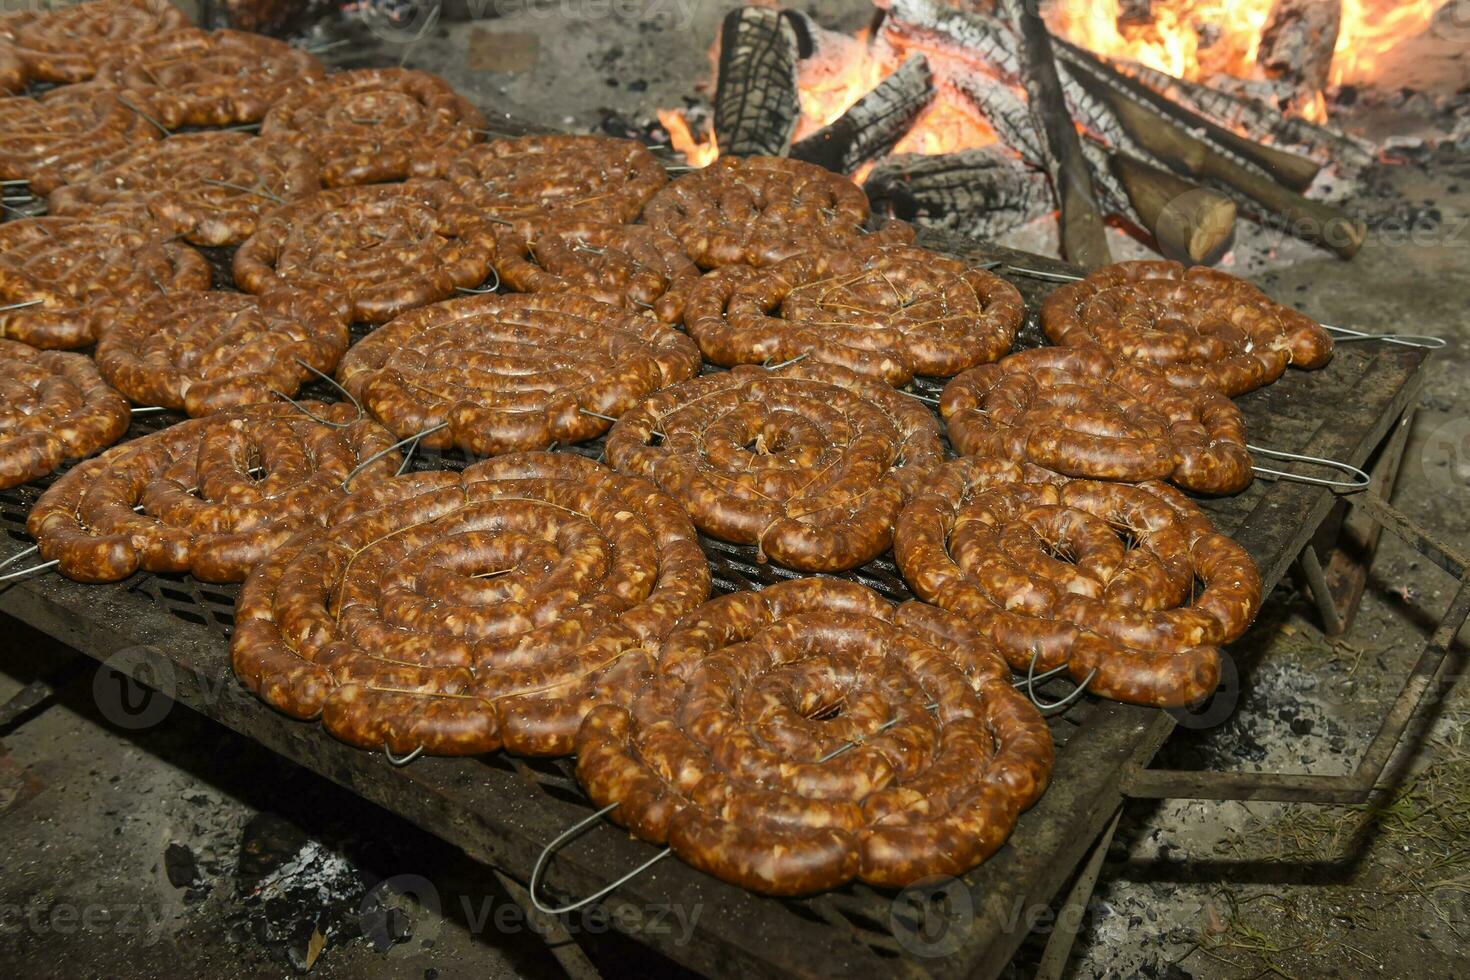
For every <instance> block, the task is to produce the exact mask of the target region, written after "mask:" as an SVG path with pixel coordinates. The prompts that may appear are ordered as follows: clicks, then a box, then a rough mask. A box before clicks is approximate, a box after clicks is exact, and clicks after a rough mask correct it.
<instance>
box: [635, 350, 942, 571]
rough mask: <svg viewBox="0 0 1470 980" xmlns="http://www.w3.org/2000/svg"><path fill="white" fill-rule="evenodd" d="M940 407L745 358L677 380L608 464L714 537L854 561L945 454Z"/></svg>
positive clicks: (852, 380) (827, 566)
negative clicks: (645, 483) (649, 484)
mask: <svg viewBox="0 0 1470 980" xmlns="http://www.w3.org/2000/svg"><path fill="white" fill-rule="evenodd" d="M942 453H943V450H942V448H941V446H940V442H939V427H938V425H937V423H936V421H935V418H934V416H933V414H931V413H930V412H929V411H927V410H926V409H925V408H924V407H923V406H922V405H920V404H919V403H918V402H916V401H914V400H912V399H910V398H907V397H905V396H904V395H900V394H898V393H897V392H895V391H894V390H893V389H892V388H889V387H888V386H887V385H884V384H880V383H878V382H874V381H869V380H867V379H865V378H862V377H859V376H858V375H856V374H854V373H853V372H851V371H848V370H847V369H846V368H841V367H837V366H836V365H833V364H810V363H806V362H802V363H799V364H793V365H790V366H788V367H786V368H783V369H781V370H780V371H768V370H766V369H764V368H759V367H754V366H745V367H738V368H736V369H734V370H733V371H729V372H725V373H722V374H712V375H708V376H706V377H702V378H696V379H694V380H692V381H686V382H684V383H683V384H678V385H674V386H673V387H671V388H669V389H667V390H666V391H661V392H659V393H658V394H656V395H653V396H652V397H650V398H648V399H647V400H645V401H644V402H643V404H642V405H640V406H639V407H638V408H636V409H634V410H633V411H630V412H628V413H627V414H626V415H624V416H623V417H622V418H621V419H620V420H619V421H618V424H617V425H615V426H613V429H612V433H611V434H610V435H609V436H608V439H607V459H608V462H609V463H611V464H612V465H613V466H614V467H616V468H617V469H619V470H622V471H624V472H628V473H636V474H638V475H640V476H646V477H648V478H649V479H651V480H653V481H654V482H656V483H658V484H659V485H660V486H661V487H663V488H664V489H665V490H667V491H668V492H669V493H671V494H673V495H674V497H675V498H676V499H677V500H678V501H679V502H680V503H681V504H682V505H683V506H684V507H685V508H686V509H687V510H688V511H689V513H690V514H691V515H692V516H693V518H694V523H695V525H696V526H697V527H698V528H699V529H700V530H701V531H704V532H705V533H706V534H711V535H713V536H715V537H717V538H721V539H723V540H726V541H734V542H736V543H739V544H754V545H756V546H758V547H759V548H760V551H761V556H762V557H763V558H764V557H769V558H770V559H772V560H773V561H775V562H777V563H778V564H781V565H785V566H787V567H788V568H795V569H798V570H800V571H808V572H834V571H841V570H844V569H849V568H855V567H857V566H858V565H861V564H863V563H864V562H867V561H869V560H871V559H873V558H875V557H877V556H878V555H879V554H881V553H882V552H883V551H884V550H885V549H887V547H888V545H889V543H890V542H891V541H892V538H893V523H894V519H895V518H896V517H897V516H898V512H899V509H900V508H901V507H903V505H904V503H905V502H906V501H907V500H908V499H909V497H910V496H911V495H912V494H913V493H914V492H915V490H916V489H917V488H918V487H919V486H920V484H921V482H922V481H923V480H924V479H925V477H926V475H927V473H928V472H929V470H930V469H931V468H932V467H933V466H934V465H935V464H937V463H938V462H939V461H940V459H941V458H942Z"/></svg>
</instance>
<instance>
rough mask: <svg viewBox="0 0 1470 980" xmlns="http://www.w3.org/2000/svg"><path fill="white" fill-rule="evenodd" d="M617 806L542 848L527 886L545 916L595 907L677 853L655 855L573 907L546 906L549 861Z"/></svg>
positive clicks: (667, 850) (580, 822) (665, 851)
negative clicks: (543, 889)
mask: <svg viewBox="0 0 1470 980" xmlns="http://www.w3.org/2000/svg"><path fill="white" fill-rule="evenodd" d="M617 805H618V804H616V803H609V804H608V805H607V806H605V807H603V808H602V809H601V810H598V811H597V812H596V813H594V814H592V815H591V816H589V817H583V818H582V819H581V820H578V821H577V822H576V823H574V824H572V825H571V826H570V827H568V828H567V829H566V830H563V831H562V832H561V833H560V834H557V835H556V837H555V838H553V839H552V841H551V843H550V844H547V845H546V846H545V847H543V848H542V849H541V854H540V856H538V857H537V858H536V864H535V865H534V866H533V867H532V868H531V880H530V881H528V882H527V883H526V892H527V894H529V895H530V896H531V904H532V905H534V906H535V907H536V911H538V912H540V913H542V914H544V915H562V914H563V913H566V912H575V911H577V909H580V908H585V907H586V906H588V905H591V904H592V903H593V902H595V901H597V900H598V899H599V898H602V897H603V896H604V895H607V894H608V893H609V892H612V891H614V890H616V889H618V888H621V887H622V886H623V885H625V884H627V883H628V882H630V881H632V880H633V879H634V878H636V877H638V876H639V875H641V874H642V873H643V872H645V871H647V870H648V869H649V868H651V867H653V866H654V865H655V864H657V863H658V862H659V861H662V860H663V859H664V858H666V857H668V856H669V855H670V854H672V853H674V851H673V849H672V848H668V847H666V848H664V849H663V850H662V851H659V852H658V853H657V854H655V855H654V856H653V857H651V858H649V859H648V860H647V861H644V862H643V863H642V864H640V865H638V867H636V868H634V869H633V870H632V871H629V872H628V873H627V874H625V875H623V876H622V877H621V878H619V879H618V880H617V881H614V882H612V883H611V884H609V885H607V886H605V887H603V888H601V889H599V890H598V891H595V892H593V893H592V894H591V895H588V896H587V897H586V898H581V899H578V900H577V901H575V902H572V903H571V904H570V905H563V906H562V907H561V908H552V907H551V906H549V905H546V904H545V903H543V902H542V901H541V898H540V897H539V896H538V895H537V894H536V885H537V883H538V882H539V881H540V880H541V872H542V871H543V870H544V869H545V867H546V862H547V861H548V860H550V859H551V856H552V855H553V854H555V853H556V852H557V851H558V850H560V849H561V847H562V845H563V844H565V843H566V842H567V841H569V840H571V839H572V838H573V837H575V836H577V835H578V834H580V833H581V832H582V831H583V830H586V829H587V828H588V827H590V826H592V824H594V823H596V822H597V821H598V820H601V819H602V818H603V817H604V816H606V815H607V814H609V813H611V812H612V811H613V810H614V809H615V808H616V807H617Z"/></svg>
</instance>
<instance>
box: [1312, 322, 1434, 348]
mask: <svg viewBox="0 0 1470 980" xmlns="http://www.w3.org/2000/svg"><path fill="white" fill-rule="evenodd" d="M1322 329H1323V330H1326V331H1327V332H1329V333H1333V334H1337V335H1338V336H1336V337H1334V338H1333V340H1335V341H1336V342H1337V343H1339V344H1350V343H1352V342H1353V341H1356V340H1381V341H1383V342H1384V343H1385V344H1398V345H1399V346H1401V347H1420V348H1423V349H1424V350H1440V349H1442V348H1444V347H1448V346H1449V344H1450V342H1449V341H1448V340H1446V339H1445V338H1443V337H1436V336H1434V335H1433V334H1425V333H1364V332H1363V331H1361V330H1349V329H1348V328H1347V327H1334V326H1333V325H1332V324H1330V323H1324V324H1322Z"/></svg>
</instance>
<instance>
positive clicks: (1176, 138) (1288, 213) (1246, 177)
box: [1086, 76, 1365, 258]
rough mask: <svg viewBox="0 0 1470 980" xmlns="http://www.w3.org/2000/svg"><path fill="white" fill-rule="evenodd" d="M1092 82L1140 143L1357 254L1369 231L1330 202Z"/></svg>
mask: <svg viewBox="0 0 1470 980" xmlns="http://www.w3.org/2000/svg"><path fill="white" fill-rule="evenodd" d="M1086 84H1087V85H1088V87H1089V88H1091V89H1092V90H1093V93H1094V94H1095V95H1096V96H1097V97H1098V98H1100V99H1103V100H1104V101H1106V102H1107V103H1108V105H1109V106H1110V107H1111V108H1112V109H1113V111H1114V113H1116V115H1117V117H1118V121H1119V122H1120V123H1121V124H1122V125H1123V127H1124V128H1125V129H1126V130H1127V131H1128V133H1129V135H1130V136H1132V137H1133V138H1134V140H1136V141H1137V142H1138V143H1139V145H1141V146H1143V147H1144V148H1145V149H1146V150H1148V151H1149V153H1151V154H1153V155H1154V156H1156V157H1158V158H1159V159H1161V160H1163V161H1164V162H1165V163H1167V164H1168V165H1169V167H1170V168H1172V169H1173V170H1175V171H1177V172H1178V173H1181V174H1185V175H1188V176H1190V177H1195V178H1199V179H1203V180H1206V181H1208V182H1210V183H1212V184H1216V185H1223V186H1225V187H1229V188H1231V189H1233V190H1235V191H1237V192H1239V193H1240V194H1243V195H1244V196H1245V197H1246V198H1248V199H1249V200H1250V201H1251V202H1254V205H1255V207H1253V208H1252V209H1251V211H1252V212H1253V213H1254V215H1255V216H1257V217H1258V218H1261V219H1262V220H1263V221H1266V222H1268V223H1274V222H1272V219H1273V218H1275V219H1279V223H1280V224H1281V225H1282V226H1283V227H1284V229H1285V230H1286V231H1287V232H1289V233H1290V234H1293V235H1295V236H1297V237H1298V238H1301V239H1303V240H1305V241H1309V242H1313V243H1314V244H1318V245H1322V246H1324V247H1326V248H1328V249H1331V250H1332V251H1333V252H1336V253H1337V254H1338V255H1340V256H1342V257H1343V258H1351V257H1352V256H1353V255H1355V254H1356V253H1357V251H1358V249H1359V248H1360V247H1361V246H1362V244H1363V238H1364V235H1365V230H1364V228H1363V225H1362V223H1361V222H1358V221H1356V220H1354V219H1352V218H1350V217H1349V216H1348V215H1346V214H1344V213H1343V212H1342V211H1339V210H1338V209H1337V208H1334V207H1331V206H1330V205H1327V204H1322V203H1320V202H1318V201H1309V200H1307V199H1306V198H1304V197H1302V196H1301V195H1300V194H1297V193H1296V192H1295V191H1292V190H1290V189H1288V188H1286V187H1284V186H1283V185H1281V184H1279V183H1277V182H1276V181H1274V180H1272V179H1271V178H1269V177H1267V176H1265V175H1264V174H1262V173H1260V172H1259V171H1257V170H1255V169H1254V168H1250V167H1244V166H1242V165H1240V164H1239V163H1237V162H1236V161H1235V160H1233V159H1232V158H1230V157H1229V156H1226V155H1225V154H1223V153H1221V152H1219V151H1218V150H1217V149H1216V148H1215V147H1214V146H1212V145H1211V144H1209V143H1207V142H1205V141H1204V140H1202V139H1200V138H1199V137H1197V136H1195V135H1194V134H1193V133H1191V132H1189V131H1188V130H1187V129H1185V128H1184V127H1183V126H1180V125H1178V124H1177V123H1175V122H1174V121H1173V120H1170V119H1166V118H1164V117H1162V116H1160V115H1159V114H1157V113H1154V112H1151V111H1150V110H1149V109H1148V108H1146V107H1145V106H1144V105H1142V104H1141V103H1138V102H1134V101H1133V100H1131V99H1129V98H1128V97H1127V96H1125V95H1123V94H1122V93H1121V92H1119V91H1118V90H1117V89H1115V88H1113V87H1111V86H1109V85H1108V84H1107V83H1105V82H1103V81H1101V80H1100V79H1097V78H1094V77H1091V76H1088V77H1087V80H1086Z"/></svg>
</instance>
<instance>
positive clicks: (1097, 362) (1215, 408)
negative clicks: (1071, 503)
mask: <svg viewBox="0 0 1470 980" xmlns="http://www.w3.org/2000/svg"><path fill="white" fill-rule="evenodd" d="M939 414H940V415H942V416H943V417H944V420H945V423H946V426H947V428H948V432H949V440H950V442H951V443H952V444H953V445H954V447H955V449H956V450H958V451H959V452H961V453H964V454H965V455H968V456H999V457H1001V458H1004V459H1009V460H1013V461H1015V462H1018V463H1034V464H1035V465H1037V466H1041V467H1044V468H1046V469H1050V470H1055V471H1057V472H1058V473H1062V474H1064V475H1066V476H1073V477H1088V478H1092V479H1098V480H1121V481H1124V482H1127V483H1143V482H1145V481H1147V480H1169V481H1171V482H1173V483H1175V484H1177V485H1178V486H1181V487H1183V488H1184V489H1186V490H1190V491H1194V492H1196V493H1211V494H1231V493H1239V492H1240V491H1241V490H1244V489H1245V488H1246V487H1247V486H1248V485H1249V484H1250V482H1251V479H1252V470H1251V458H1250V454H1249V453H1248V452H1247V451H1246V448H1245V446H1246V441H1245V440H1246V434H1245V418H1244V416H1242V415H1241V413H1240V409H1238V408H1236V407H1235V403H1234V402H1232V401H1231V400H1230V399H1229V398H1226V397H1225V396H1224V395H1223V394H1221V393H1219V392H1217V391H1213V390H1211V389H1209V388H1199V389H1194V390H1188V389H1181V388H1175V387H1174V386H1172V385H1170V384H1169V383H1168V382H1167V381H1165V380H1164V379H1163V377H1161V376H1159V375H1156V374H1154V373H1153V372H1151V371H1147V370H1145V369H1143V368H1141V367H1136V366H1134V365H1133V364H1131V363H1130V362H1128V361H1115V360H1114V359H1113V358H1111V357H1109V356H1108V354H1107V352H1106V351H1104V350H1102V349H1101V348H1098V347H1038V348H1035V349H1032V350H1026V351H1021V352H1019V353H1016V354H1012V355H1011V356H1009V357H1006V358H1004V359H1002V360H1001V361H999V362H998V363H996V364H987V365H984V366H983V367H978V368H974V369H973V370H970V371H966V372H965V373H964V374H961V375H959V376H958V377H956V378H955V379H954V380H953V381H951V382H950V383H949V384H948V385H946V386H945V389H944V394H943V395H942V396H941V398H940V402H939Z"/></svg>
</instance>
